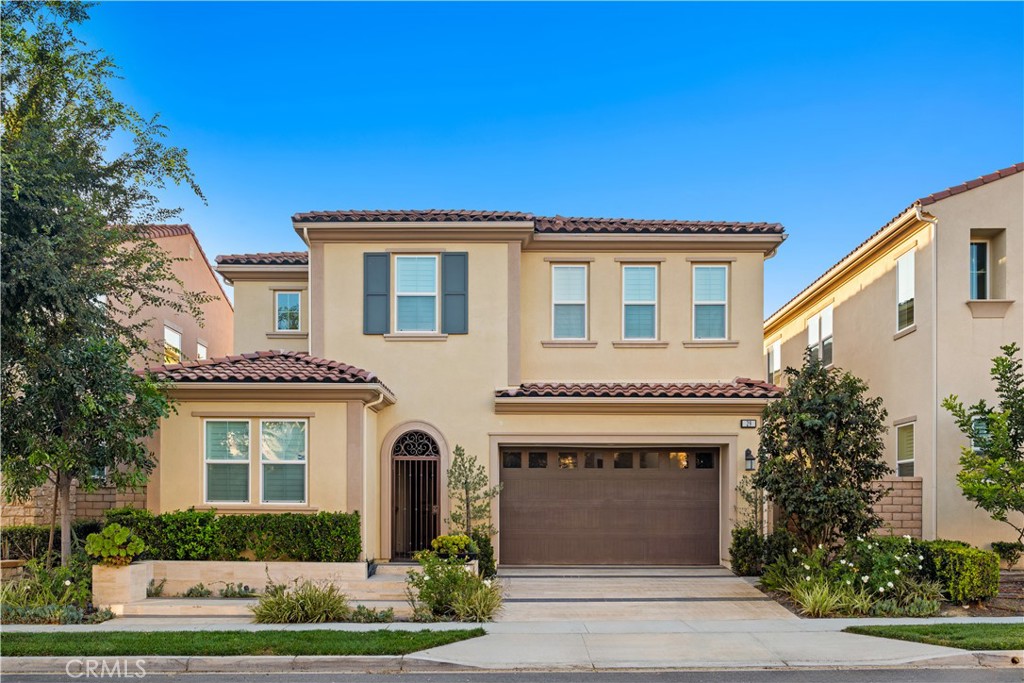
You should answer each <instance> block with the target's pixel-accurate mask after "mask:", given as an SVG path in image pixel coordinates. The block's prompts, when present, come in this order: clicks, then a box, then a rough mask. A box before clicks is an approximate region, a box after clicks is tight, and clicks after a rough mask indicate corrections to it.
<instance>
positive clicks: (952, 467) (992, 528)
mask: <svg viewBox="0 0 1024 683" xmlns="http://www.w3.org/2000/svg"><path fill="white" fill-rule="evenodd" d="M923 211H924V212H925V214H926V216H925V218H929V217H934V218H936V219H937V220H938V223H937V226H936V227H935V228H933V227H932V225H931V224H930V223H928V222H925V221H917V220H913V221H911V223H910V224H909V225H910V226H911V227H910V228H909V230H908V232H907V234H906V235H905V236H904V237H903V239H901V240H900V241H899V242H898V243H897V244H893V245H892V246H891V247H889V248H887V249H886V250H884V252H882V253H879V254H878V255H876V256H875V257H874V258H873V259H872V260H871V261H870V263H869V264H868V265H867V267H866V268H863V269H858V270H856V271H855V272H850V273H849V274H848V275H846V276H844V277H843V278H840V280H839V282H838V284H837V285H835V286H829V287H819V288H818V290H817V291H816V292H815V293H814V294H813V295H812V296H810V297H809V298H808V299H807V300H806V301H805V302H804V303H803V304H801V305H800V306H799V307H798V308H796V309H795V310H794V311H793V312H792V313H791V314H789V316H788V317H781V318H780V320H779V321H772V320H769V323H773V322H774V323H776V324H769V325H768V326H767V327H766V331H765V338H764V342H765V347H766V348H767V347H768V346H769V345H770V344H771V343H773V342H774V341H776V340H778V339H781V340H782V342H783V343H782V365H783V367H786V366H793V367H799V365H800V364H801V362H802V355H803V352H804V349H805V347H806V345H807V320H808V318H810V317H811V316H812V315H814V314H815V313H817V312H818V311H820V310H821V309H822V308H824V307H825V306H827V305H828V304H829V303H832V305H833V312H834V313H833V314H834V321H833V327H834V363H835V365H836V366H837V367H841V368H843V369H845V370H849V371H851V372H853V373H854V374H856V375H857V376H859V377H861V378H862V379H864V380H865V381H866V382H867V383H868V385H869V388H870V389H869V393H870V394H871V395H875V396H881V397H882V398H883V400H884V402H885V407H886V409H887V410H888V412H889V418H888V423H889V432H888V434H887V435H886V437H885V438H886V447H887V448H886V457H887V459H888V462H889V464H890V465H891V466H892V467H893V468H895V466H896V430H895V428H894V423H895V422H899V421H901V420H908V419H910V418H916V427H915V440H916V443H915V474H916V475H917V476H919V477H921V478H922V480H923V486H922V489H923V490H922V499H923V500H922V512H923V514H922V517H923V520H922V531H923V535H924V537H925V538H937V537H938V538H956V539H962V540H965V541H968V542H971V543H974V544H977V545H987V544H988V543H989V542H991V541H993V540H1015V538H1011V533H1010V531H1011V530H1010V529H1009V527H1008V526H1006V525H1003V524H1000V523H997V522H993V521H992V520H990V519H989V518H988V515H987V513H985V512H983V511H980V510H977V509H976V508H975V507H974V505H973V503H971V502H969V501H967V500H966V499H965V498H963V496H962V494H961V493H960V489H959V487H958V486H957V483H956V473H957V472H958V471H959V462H958V460H959V456H960V448H961V447H962V446H964V445H966V443H967V441H966V439H965V438H964V437H963V436H962V435H961V434H960V433H959V431H958V430H957V429H956V426H955V425H954V424H953V421H952V418H951V417H950V415H949V414H948V413H947V412H946V411H945V410H944V409H943V408H942V407H941V406H940V402H941V400H942V399H943V398H944V397H946V396H948V395H950V394H957V395H959V396H960V397H961V398H963V399H964V400H965V401H968V402H971V403H973V402H974V401H975V400H977V399H978V398H985V399H987V400H989V401H990V402H991V400H992V399H994V397H995V396H994V391H993V385H992V382H991V380H990V378H989V369H990V367H991V359H992V358H993V357H994V356H996V355H998V354H999V346H1000V345H1002V344H1006V343H1009V342H1010V341H1017V342H1018V344H1020V343H1021V338H1022V336H1024V319H1022V314H1021V310H1022V308H1021V306H1022V303H1024V283H1022V279H1024V276H1022V273H1024V268H1022V264H1024V236H1022V233H1024V229H1022V221H1024V218H1022V216H1024V174H1017V175H1014V176H1011V177H1009V178H1005V179H1002V180H999V181H996V182H994V183H990V184H987V185H982V186H980V187H977V188H975V189H972V190H970V191H968V192H964V193H961V194H958V195H954V196H952V197H949V198H946V199H943V200H941V201H939V202H936V203H934V204H931V205H928V206H925V207H923ZM972 229H995V230H1005V238H1006V239H1005V242H1006V261H1005V263H1003V264H1000V269H999V271H998V272H1001V273H1003V277H1004V278H1005V285H1006V286H1005V292H1006V294H1005V296H1006V298H1007V299H1012V300H1014V303H1013V304H1010V305H1009V306H1008V308H1007V310H1006V313H1005V316H1004V317H999V318H975V317H973V316H972V313H971V309H970V307H969V306H968V305H967V300H968V298H969V291H970V290H969V244H970V238H971V230H972ZM936 245H937V248H936ZM908 248H913V249H915V251H916V254H917V257H916V262H915V324H916V329H915V330H914V331H913V332H910V333H908V334H904V335H902V336H901V335H897V334H896V262H895V259H896V257H898V256H899V255H901V254H902V253H904V252H905V251H906V250H907V249H908ZM936 274H937V275H938V277H937V278H936ZM936 282H937V283H938V284H937V287H938V289H937V296H936V295H935V292H936ZM763 374H764V371H762V373H761V375H763Z"/></svg>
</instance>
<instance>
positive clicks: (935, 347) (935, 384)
mask: <svg viewBox="0 0 1024 683" xmlns="http://www.w3.org/2000/svg"><path fill="white" fill-rule="evenodd" d="M914 212H915V214H916V215H917V220H919V221H922V222H924V223H928V224H930V225H931V238H932V306H931V308H932V476H931V482H929V485H928V490H929V493H930V494H931V499H932V500H931V505H929V506H928V516H929V517H930V520H931V526H932V532H933V533H934V534H935V538H940V536H939V522H938V512H937V509H938V499H937V498H936V496H937V495H938V488H939V485H938V480H939V471H938V467H939V455H938V453H939V239H938V234H937V227H938V225H939V219H938V218H926V217H925V215H926V214H925V213H924V212H923V211H921V202H917V203H915V204H914ZM922 531H923V530H922ZM922 535H923V534H922Z"/></svg>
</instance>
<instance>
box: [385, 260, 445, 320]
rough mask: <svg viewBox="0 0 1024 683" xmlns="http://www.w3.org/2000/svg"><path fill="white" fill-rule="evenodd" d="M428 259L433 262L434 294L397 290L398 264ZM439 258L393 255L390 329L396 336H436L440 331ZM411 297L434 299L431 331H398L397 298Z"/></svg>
mask: <svg viewBox="0 0 1024 683" xmlns="http://www.w3.org/2000/svg"><path fill="white" fill-rule="evenodd" d="M423 258H429V259H433V261H434V292H433V293H432V294H431V293H428V292H408V293H406V292H401V291H399V290H398V267H399V266H398V264H399V263H401V262H402V261H403V260H406V259H423ZM440 261H441V259H440V257H439V256H438V255H437V254H395V269H394V270H395V295H394V300H393V301H392V308H393V309H394V313H393V315H394V321H393V326H392V329H393V330H394V331H395V333H396V334H437V333H438V332H440V331H441V297H440V295H439V293H438V289H439V287H440V280H441V278H440V273H439V272H438V266H439V264H440ZM413 296H423V297H427V296H432V297H434V329H432V330H400V329H399V328H398V299H399V297H413Z"/></svg>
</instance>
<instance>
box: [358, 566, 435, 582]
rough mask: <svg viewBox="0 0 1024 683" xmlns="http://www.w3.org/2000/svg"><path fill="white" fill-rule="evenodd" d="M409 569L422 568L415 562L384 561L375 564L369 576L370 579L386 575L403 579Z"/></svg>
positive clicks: (417, 569) (419, 569)
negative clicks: (371, 575) (371, 574)
mask: <svg viewBox="0 0 1024 683" xmlns="http://www.w3.org/2000/svg"><path fill="white" fill-rule="evenodd" d="M410 569H414V570H416V571H422V569H423V568H422V567H420V565H419V564H417V563H415V562H384V563H382V564H378V565H376V569H375V570H374V573H373V577H371V579H373V578H376V577H378V576H387V577H401V579H402V580H403V581H404V580H405V577H406V575H407V574H408V573H409V570H410Z"/></svg>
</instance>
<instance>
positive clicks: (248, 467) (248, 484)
mask: <svg viewBox="0 0 1024 683" xmlns="http://www.w3.org/2000/svg"><path fill="white" fill-rule="evenodd" d="M208 422H244V423H245V424H246V428H247V429H248V430H249V456H248V457H247V458H246V459H245V461H244V463H243V461H241V460H210V459H209V451H207V450H206V423H208ZM209 464H214V465H242V464H244V465H245V490H246V492H247V493H248V495H246V497H245V500H210V498H209V495H210V491H209V488H208V487H207V484H208V483H209V481H208V480H209V475H208V472H207V465H209ZM250 502H252V420H251V419H249V418H246V417H230V418H228V417H226V418H204V419H203V503H205V504H208V505H248V504H249V503H250Z"/></svg>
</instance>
